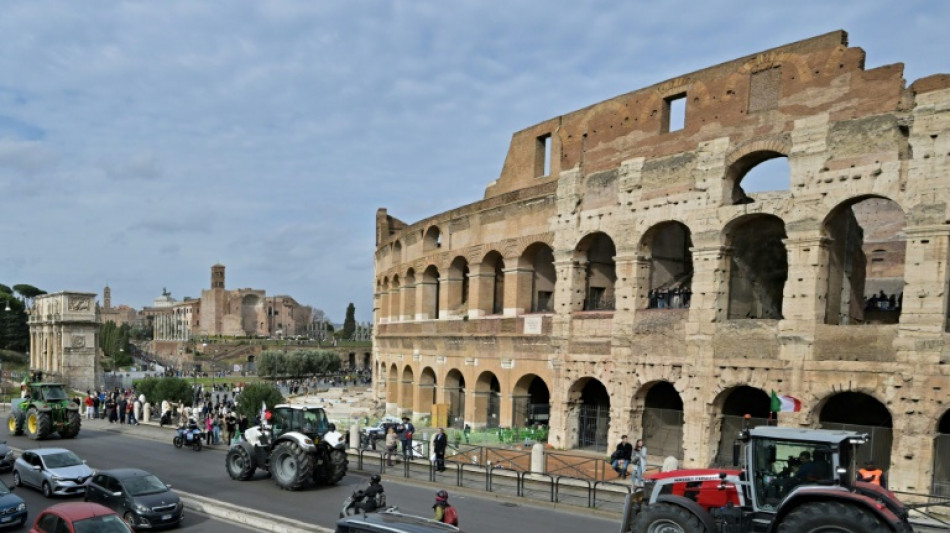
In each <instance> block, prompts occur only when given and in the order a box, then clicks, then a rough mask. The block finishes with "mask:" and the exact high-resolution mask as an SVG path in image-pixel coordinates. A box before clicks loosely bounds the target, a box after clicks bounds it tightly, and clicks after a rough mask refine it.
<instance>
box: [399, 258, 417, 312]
mask: <svg viewBox="0 0 950 533" xmlns="http://www.w3.org/2000/svg"><path fill="white" fill-rule="evenodd" d="M399 300H400V301H401V302H402V311H400V313H399V314H400V316H401V319H402V320H415V319H416V271H415V269H412V268H410V269H409V270H408V271H406V279H405V282H404V283H403V287H402V292H401V293H400V297H399Z"/></svg>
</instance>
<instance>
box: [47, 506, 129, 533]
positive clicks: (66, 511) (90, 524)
mask: <svg viewBox="0 0 950 533" xmlns="http://www.w3.org/2000/svg"><path fill="white" fill-rule="evenodd" d="M30 533H132V530H131V529H129V526H127V525H125V522H123V521H122V519H121V518H119V515H117V514H116V513H115V511H113V510H112V509H109V508H108V507H104V506H102V505H99V504H98V503H87V502H68V503H57V504H56V505H53V506H51V507H48V508H46V509H45V510H44V511H43V512H41V513H40V515H39V516H37V517H36V521H35V522H33V528H32V529H30Z"/></svg>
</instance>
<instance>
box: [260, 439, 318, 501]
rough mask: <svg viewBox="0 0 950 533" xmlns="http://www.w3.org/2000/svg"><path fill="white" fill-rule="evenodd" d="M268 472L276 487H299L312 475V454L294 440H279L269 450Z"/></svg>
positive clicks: (295, 488)
mask: <svg viewBox="0 0 950 533" xmlns="http://www.w3.org/2000/svg"><path fill="white" fill-rule="evenodd" d="M270 473H271V476H272V477H273V478H274V481H276V482H277V486H278V487H280V488H282V489H284V490H298V489H301V488H303V486H304V485H306V484H307V483H308V482H309V481H310V480H311V479H312V477H313V456H312V455H310V454H309V453H307V452H305V451H303V449H302V448H300V446H298V445H297V443H295V442H292V441H284V442H281V443H280V444H278V445H277V447H275V448H274V451H272V452H271V455H270Z"/></svg>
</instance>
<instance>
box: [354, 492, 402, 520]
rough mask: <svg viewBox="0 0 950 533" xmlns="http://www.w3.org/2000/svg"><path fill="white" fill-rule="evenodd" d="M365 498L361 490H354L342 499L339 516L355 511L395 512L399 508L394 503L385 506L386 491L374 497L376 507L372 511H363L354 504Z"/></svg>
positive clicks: (355, 512)
mask: <svg viewBox="0 0 950 533" xmlns="http://www.w3.org/2000/svg"><path fill="white" fill-rule="evenodd" d="M365 499H366V495H365V494H364V493H363V491H362V490H358V491H356V492H354V493H353V494H352V495H350V496H349V497H347V498H346V499H345V500H343V508H342V509H340V518H346V517H347V516H352V515H355V514H357V513H379V512H396V511H398V510H399V508H398V507H396V506H395V505H390V506H389V507H387V506H386V493H385V492H383V493H380V494H379V496H377V497H376V508H375V509H373V510H372V511H363V510H361V509H357V508H356V504H357V503H360V502H362V501H363V500H365Z"/></svg>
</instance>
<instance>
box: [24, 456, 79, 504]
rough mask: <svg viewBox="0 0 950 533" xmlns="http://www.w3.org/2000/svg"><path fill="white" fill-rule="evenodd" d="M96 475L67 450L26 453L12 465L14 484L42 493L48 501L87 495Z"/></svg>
mask: <svg viewBox="0 0 950 533" xmlns="http://www.w3.org/2000/svg"><path fill="white" fill-rule="evenodd" d="M94 473H95V472H94V471H93V470H92V469H91V468H89V467H88V466H86V461H83V460H82V459H80V458H79V456H78V455H76V454H74V453H73V452H71V451H69V450H67V449H65V448H37V449H34V450H25V451H24V452H23V454H22V455H20V457H19V458H17V460H16V461H14V462H13V484H14V485H16V486H17V487H19V486H21V485H26V486H28V487H33V488H35V489H38V490H41V491H43V496H46V497H47V498H49V497H50V496H53V495H54V494H55V495H58V496H71V495H76V494H82V493H84V492H85V491H86V481H88V480H89V478H90V477H92V475H93V474H94Z"/></svg>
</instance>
